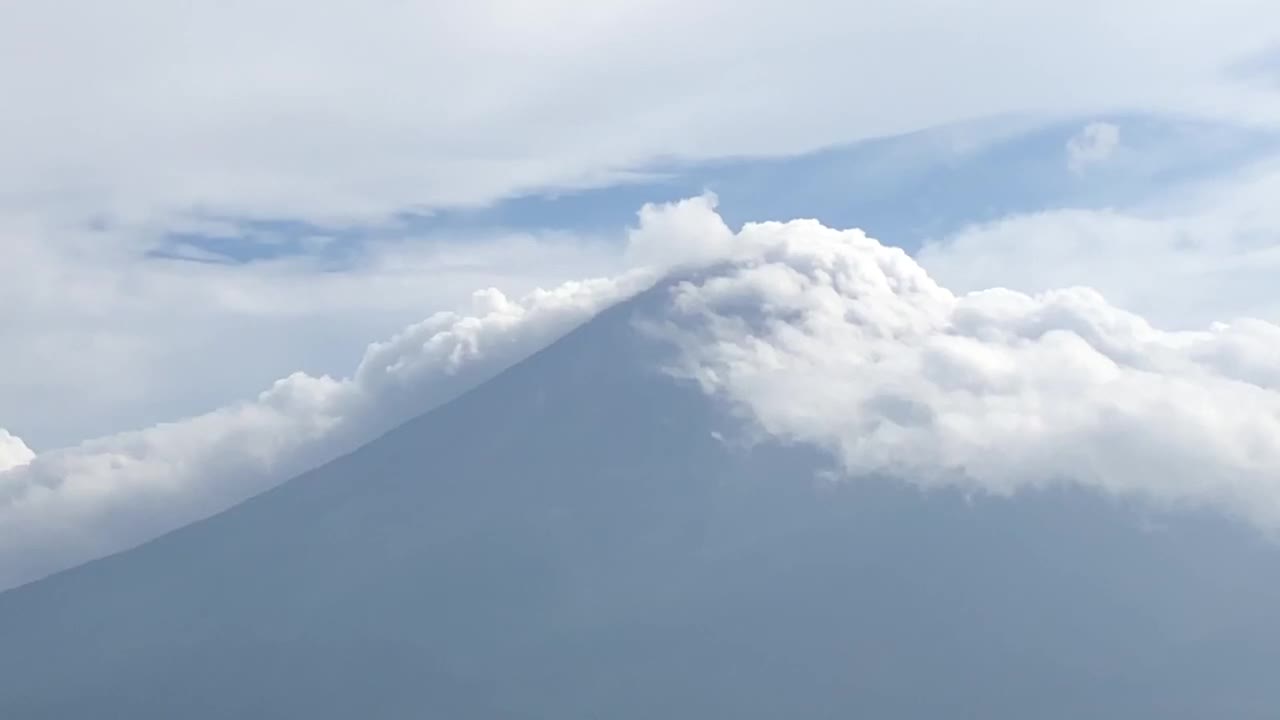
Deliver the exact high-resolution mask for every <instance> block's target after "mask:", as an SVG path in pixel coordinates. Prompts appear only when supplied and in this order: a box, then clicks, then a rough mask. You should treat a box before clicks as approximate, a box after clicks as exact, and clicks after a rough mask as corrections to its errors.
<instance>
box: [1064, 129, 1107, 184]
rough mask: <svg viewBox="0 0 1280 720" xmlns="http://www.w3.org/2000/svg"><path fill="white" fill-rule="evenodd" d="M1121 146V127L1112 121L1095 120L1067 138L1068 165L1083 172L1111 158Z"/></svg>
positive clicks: (1078, 171) (1076, 170)
mask: <svg viewBox="0 0 1280 720" xmlns="http://www.w3.org/2000/svg"><path fill="white" fill-rule="evenodd" d="M1118 147H1120V128H1119V127H1118V126H1116V125H1113V124H1111V123H1105V122H1093V123H1089V124H1088V125H1085V126H1084V127H1083V128H1081V130H1080V132H1079V133H1076V135H1074V136H1073V137H1072V138H1071V139H1069V140H1067V148H1066V150H1067V167H1068V168H1070V170H1071V172H1073V173H1082V172H1084V171H1085V170H1088V169H1089V168H1090V167H1093V166H1094V165H1101V164H1102V163H1105V162H1106V161H1107V160H1109V159H1111V156H1112V154H1114V153H1115V151H1116V148H1118Z"/></svg>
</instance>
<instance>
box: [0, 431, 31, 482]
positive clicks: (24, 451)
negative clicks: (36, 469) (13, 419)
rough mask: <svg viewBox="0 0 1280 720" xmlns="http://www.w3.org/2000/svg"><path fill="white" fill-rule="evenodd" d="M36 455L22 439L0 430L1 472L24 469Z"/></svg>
mask: <svg viewBox="0 0 1280 720" xmlns="http://www.w3.org/2000/svg"><path fill="white" fill-rule="evenodd" d="M35 456H36V454H35V453H34V452H31V448H29V447H27V444H26V443H24V442H22V438H20V437H18V436H17V435H12V434H10V433H9V431H8V430H5V429H4V428H0V472H4V471H5V470H9V469H11V468H16V467H22V466H23V465H26V464H27V463H29V462H31V459H32V458H34V457H35Z"/></svg>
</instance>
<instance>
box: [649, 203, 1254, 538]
mask: <svg viewBox="0 0 1280 720" xmlns="http://www.w3.org/2000/svg"><path fill="white" fill-rule="evenodd" d="M738 241H739V242H740V243H741V245H742V246H745V247H753V248H760V250H759V251H758V252H757V253H754V254H753V255H752V256H750V257H748V258H745V259H739V261H738V262H737V263H736V264H735V265H734V266H733V267H731V268H729V269H727V270H725V271H724V272H722V273H717V274H715V275H713V276H711V277H708V278H704V279H699V280H695V281H688V282H684V283H682V284H680V285H679V286H678V287H677V288H676V289H675V291H674V293H673V296H672V300H671V305H672V313H673V314H672V317H671V318H670V319H669V322H668V323H667V324H666V325H664V326H660V328H661V329H660V330H658V332H659V334H660V335H661V336H662V337H664V338H666V339H667V340H669V341H671V342H674V343H676V344H677V346H678V347H679V349H680V351H681V352H680V356H681V358H682V360H681V362H680V363H679V364H678V365H677V366H676V367H675V368H674V370H675V371H676V372H677V373H678V374H680V375H683V376H686V377H690V378H694V379H696V380H697V381H699V382H700V383H701V384H702V385H703V387H704V388H705V389H706V390H707V391H708V392H711V393H713V394H715V395H716V396H718V397H721V398H723V399H725V400H727V401H729V402H731V403H732V404H733V405H734V406H735V407H737V408H738V409H739V410H740V411H741V412H742V413H743V414H744V416H745V417H747V418H750V419H751V420H752V421H753V422H755V423H756V424H758V426H759V428H761V429H763V430H764V431H765V432H768V433H770V434H772V435H776V436H780V437H783V438H788V439H791V440H795V441H800V442H808V443H814V444H817V445H820V446H822V447H826V448H828V449H830V450H831V451H832V452H833V453H835V454H836V455H837V456H838V457H839V458H840V460H841V461H842V462H843V464H844V466H845V468H846V469H847V470H848V471H849V473H851V474H853V475H855V476H856V475H865V474H888V475H892V476H895V477H898V478H900V479H902V480H905V481H908V482H912V483H917V484H920V485H924V486H937V485H956V486H961V487H964V488H968V489H972V490H974V491H980V492H989V493H994V494H1009V493H1013V492H1016V491H1018V490H1020V489H1023V488H1028V487H1037V486H1043V485H1047V484H1052V483H1076V484H1079V485H1083V486H1086V487H1089V488H1094V489H1097V490H1100V491H1104V492H1110V493H1116V494H1121V495H1126V496H1136V497H1141V498H1144V499H1147V500H1149V501H1152V502H1154V503H1156V504H1162V505H1178V504H1202V505H1209V506H1214V507H1218V508H1221V509H1224V510H1226V511H1229V512H1234V513H1238V514H1240V515H1242V516H1246V517H1248V518H1249V519H1251V520H1253V521H1256V522H1258V523H1260V524H1261V525H1264V526H1266V527H1269V528H1276V527H1280V382H1278V381H1280V375H1278V374H1277V373H1276V371H1275V370H1274V358H1276V357H1280V327H1277V326H1276V325H1274V324H1271V323H1267V322H1263V321H1260V320H1245V321H1236V322H1230V323H1217V324H1213V325H1211V326H1207V327H1204V328H1201V329H1199V330H1195V331H1190V330H1188V331H1166V330H1162V329H1159V328H1157V327H1153V326H1152V325H1151V324H1150V323H1149V322H1147V321H1146V320H1145V319H1143V318H1142V317H1140V316H1138V315H1135V314H1132V313H1129V312H1125V311H1123V310H1120V309H1118V308H1116V307H1115V306H1113V305H1111V304H1110V303H1108V302H1107V300H1106V299H1105V298H1104V297H1103V296H1102V295H1101V294H1099V293H1098V292H1097V291H1095V290H1093V289H1090V288H1085V287H1075V288H1065V289H1057V290H1052V291H1048V292H1044V293H1038V294H1026V293H1021V292H1016V291H1013V290H1007V289H1000V288H996V289H988V290H981V291H976V292H971V293H965V294H960V295H957V294H955V293H953V292H951V291H950V290H948V289H946V288H944V287H942V286H940V285H939V284H938V283H937V282H935V281H934V280H933V279H932V278H931V277H930V276H929V275H928V273H926V272H925V270H924V269H923V268H922V267H921V266H920V265H919V264H918V263H917V262H915V260H913V259H912V258H911V257H909V256H908V255H907V254H906V253H904V252H903V251H901V250H899V249H896V248H889V247H885V246H883V245H881V244H880V243H878V242H877V241H875V240H873V239H871V238H868V237H866V236H865V235H864V234H863V233H861V232H859V231H856V230H848V231H838V230H833V229H830V228H826V227H823V226H822V225H820V224H818V223H817V222H814V221H793V222H789V223H764V224H750V225H747V226H745V227H744V228H743V229H742V231H741V232H740V233H739V234H738Z"/></svg>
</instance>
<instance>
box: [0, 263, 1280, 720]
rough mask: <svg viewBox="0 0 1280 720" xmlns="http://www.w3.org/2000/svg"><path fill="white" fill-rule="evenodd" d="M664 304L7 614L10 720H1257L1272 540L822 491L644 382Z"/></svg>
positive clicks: (1108, 506)
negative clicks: (643, 322) (652, 321)
mask: <svg viewBox="0 0 1280 720" xmlns="http://www.w3.org/2000/svg"><path fill="white" fill-rule="evenodd" d="M665 292H666V290H665V288H664V287H662V286H660V287H658V288H656V289H655V290H653V291H650V292H649V293H646V294H643V295H641V296H640V297H638V298H636V299H634V300H632V301H629V302H626V303H623V304H621V305H618V306H616V307H614V308H612V309H610V310H608V311H606V312H604V313H602V314H601V315H599V316H597V317H596V318H595V319H593V320H592V321H590V322H588V323H587V324H585V325H584V326H582V327H580V328H578V329H577V330H575V331H574V332H572V333H571V334H569V335H568V336H566V337H564V338H562V339H561V340H560V341H558V342H557V343H555V344H553V345H552V346H550V347H548V348H546V349H544V350H543V351H541V352H539V353H537V354H536V355H534V356H532V357H530V358H528V359H526V360H525V361H523V362H521V363H519V364H517V365H516V366H514V367H512V368H510V369H509V370H507V371H506V372H504V373H503V374H501V375H499V376H498V377H496V378H494V379H493V380H491V381H489V382H487V383H486V384H484V385H482V386H480V387H478V388H476V389H474V390H472V391H470V392H468V393H466V394H465V395H463V396H461V397H460V398H458V399H457V400H455V401H453V402H451V403H449V404H447V405H444V406H442V407H439V408H436V409H434V410H432V411H430V412H428V413H426V414H425V415H422V416H421V417H419V418H417V419H415V420H413V421H411V422H409V423H407V424H405V425H403V426H401V427H400V428H398V429H396V430H394V431H392V432H390V433H389V434H387V435H385V436H383V437H382V438H380V439H378V440H376V441H374V442H372V443H370V444H368V445H367V446H365V447H363V448H361V449H359V450H358V451H356V452H354V453H352V454H350V455H348V456H345V457H342V458H340V459H338V460H336V461H334V462H331V463H329V464H327V465H325V466H323V467H320V468H317V469H315V470H313V471H311V472H308V473H306V474H304V475H302V476H300V477H298V478H295V479H294V480H292V481H290V482H288V483H285V484H284V485H281V486H279V487H277V488H275V489H273V490H271V491H269V492H266V493H263V494H262V495H259V496H258V497H255V498H253V499H251V500H249V501H247V502H245V503H243V504H241V505H239V506H237V507H234V508H232V509H230V510H228V511H226V512H223V513H221V514H218V515H216V516H214V517H211V518H209V519H207V520H205V521H202V522H198V523H195V524H193V525H190V526H188V527H185V528H182V529H180V530H178V531H176V532H173V533H170V534H168V535H166V536H164V537H161V538H159V539H157V540H154V541H152V542H149V543H146V544H145V545H142V546H140V547H137V548H135V549H133V550H130V551H127V552H124V553H121V554H118V555H115V556H112V557H109V558H105V559H102V560H99V561H96V562H92V563H89V564H87V565H84V566H82V567H79V568H76V569H73V570H70V571H67V572H63V573H60V574H58V575H55V576H52V577H49V578H46V579H44V580H41V581H39V582H36V583H32V584H29V585H27V586H24V587H21V588H17V589H15V590H12V591H9V592H6V593H3V594H0V718H6V719H8V718H13V719H15V720H18V719H22V720H55V719H56V720H69V719H74V718H93V719H95V720H100V719H108V718H128V719H129V720H162V719H163V720H170V719H172V718H184V719H186V720H213V719H214V718H218V719H222V718H227V719H230V718H237V719H239V718H251V717H259V718H306V719H307V720H325V719H333V720H338V719H341V720H347V719H349V718H354V717H362V718H415V719H416V718H448V719H450V720H470V719H475V720H489V719H497V718H525V719H535V718H536V719H539V720H570V719H573V718H581V719H583V720H586V719H588V718H591V719H593V720H594V719H596V718H613V719H615V720H642V719H644V720H649V719H655V718H661V719H663V720H680V719H686V718H687V719H689V720H704V719H707V718H762V719H763V718H770V719H773V718H830V719H832V720H835V719H836V718H840V719H841V720H844V719H847V718H857V717H865V718H904V719H905V718H910V719H920V720H924V719H926V718H928V719H933V718H941V717H953V718H958V717H964V718H985V719H988V720H1024V719H1025V718H1041V719H1056V718H1061V719H1063V720H1066V719H1068V718H1071V719H1073V720H1074V719H1076V718H1081V717H1092V718H1115V719H1116V720H1121V719H1123V720H1136V719H1139V718H1151V719H1153V720H1155V719H1160V720H1165V719H1168V718H1188V719H1190V718H1197V719H1199V718H1207V717H1222V718H1273V717H1275V712H1276V709H1277V708H1280V682H1276V681H1275V671H1276V668H1278V667H1280V549H1278V548H1277V547H1276V546H1274V545H1273V544H1272V543H1271V542H1270V541H1269V540H1267V539H1266V538H1263V537H1261V536H1260V535H1259V534H1257V533H1256V532H1255V531H1253V530H1251V529H1249V528H1246V527H1243V526H1240V525H1238V524H1235V523H1233V522H1231V521H1229V520H1228V519H1225V518H1220V517H1217V516H1214V515H1210V514H1207V513H1205V514H1199V513H1182V514H1178V515H1168V514H1165V515H1154V516H1153V515H1152V514H1150V512H1148V511H1146V510H1144V509H1143V508H1140V507H1135V506H1132V505H1130V504H1127V503H1124V502H1120V501H1117V500H1115V499H1109V498H1105V497H1101V496H1099V495H1095V494H1092V493H1087V492H1084V491H1077V490H1071V489H1056V490H1046V491H1037V492H1027V493H1022V494H1019V495H1015V496H1013V497H1011V498H989V497H967V496H965V495H963V494H961V493H959V492H953V491H943V490H931V491H922V490H919V489H917V488H915V487H914V486H912V485H911V483H910V482H904V481H903V479H892V478H850V479H847V480H841V481H837V482H832V481H830V480H829V479H826V478H828V477H829V475H828V474H827V473H826V472H825V471H827V470H829V469H830V468H831V467H832V466H831V461H830V459H829V458H827V457H825V456H824V454H823V453H821V452H819V451H817V450H815V449H812V448H807V447H803V446H796V445H788V444H785V443H780V442H775V441H770V440H765V439H761V438H759V437H756V436H755V435H753V434H752V433H751V431H750V430H749V429H748V428H747V427H746V426H745V425H744V423H743V422H742V421H741V420H740V419H739V418H738V417H737V416H736V415H735V414H734V413H733V412H731V411H730V409H729V408H726V407H724V406H723V405H722V403H720V402H719V401H718V400H716V399H714V398H712V397H709V396H707V395H706V394H704V393H703V392H702V391H701V389H699V388H698V387H697V386H696V385H694V384H691V383H688V382H684V381H681V380H677V379H675V378H672V377H670V376H669V375H667V374H665V373H663V372H662V366H663V360H664V353H666V352H668V350H667V348H665V347H664V346H663V344H662V343H660V342H658V341H656V340H654V339H652V338H651V337H648V336H646V334H645V333H642V332H639V331H637V328H636V323H637V320H638V319H643V318H648V317H654V316H656V315H657V314H659V313H661V312H662V311H663V308H664V303H665V301H666V300H665V298H666V295H665ZM749 439H750V440H752V441H751V442H748V440H749ZM906 480H909V478H908V479H906Z"/></svg>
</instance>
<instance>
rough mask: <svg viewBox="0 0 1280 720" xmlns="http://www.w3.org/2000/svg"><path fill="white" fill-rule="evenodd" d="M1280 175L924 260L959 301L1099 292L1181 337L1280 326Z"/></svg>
mask: <svg viewBox="0 0 1280 720" xmlns="http://www.w3.org/2000/svg"><path fill="white" fill-rule="evenodd" d="M1277 197H1280V166H1277V165H1276V164H1275V162H1274V161H1266V162H1263V163H1261V164H1259V165H1258V166H1256V167H1250V168H1246V169H1244V170H1243V171H1239V172H1237V173H1236V174H1234V175H1231V176H1228V177H1225V178H1211V179H1209V180H1205V181H1201V182H1199V183H1196V184H1194V185H1193V186H1191V187H1188V188H1178V187H1176V186H1175V187H1174V188H1172V189H1165V192H1164V195H1163V196H1162V197H1160V198H1158V199H1156V200H1153V201H1152V202H1150V203H1148V204H1146V205H1145V206H1142V207H1136V208H1128V209H1111V210H1079V209H1062V210H1052V211H1045V212H1036V213H1028V214H1022V215H1014V216H1011V217H1008V218H1004V219H1002V220H998V221H996V222H992V223H986V224H981V225H975V226H972V227H969V228H966V229H964V230H962V231H961V232H959V233H957V234H955V235H954V236H951V237H947V238H942V239H940V240H938V241H936V242H932V243H929V244H927V245H926V246H925V247H924V248H923V249H922V250H921V251H920V252H919V253H918V254H917V260H918V261H919V262H920V263H921V264H922V265H923V266H924V267H925V268H926V269H927V270H928V271H929V273H930V274H931V275H933V277H935V278H936V279H937V280H938V281H939V282H941V283H942V284H943V285H945V286H946V287H948V288H950V289H952V290H954V291H957V292H968V291H974V290H981V289H984V288H990V287H1007V288H1012V289H1015V290H1020V291H1022V292H1027V293H1040V292H1045V291H1048V290H1052V289H1054V288H1061V287H1069V286H1073V285H1087V286H1090V287H1093V288H1096V289H1098V290H1099V291H1101V292H1102V293H1103V294H1104V295H1105V296H1106V297H1107V299H1108V300H1110V301H1111V302H1112V303H1114V304H1116V305H1118V306H1119V307H1122V308H1124V309H1126V310H1130V311H1133V312H1136V313H1138V314H1140V315H1142V316H1144V317H1146V318H1148V319H1149V320H1152V321H1153V322H1155V323H1156V324H1158V325H1161V326H1163V327H1170V328H1203V327H1205V326H1207V325H1208V324H1209V323H1211V322H1213V321H1215V320H1224V319H1231V318H1236V317H1255V318H1260V319H1263V320H1268V321H1270V322H1280V293H1277V292H1276V277H1278V276H1280V204H1277V203H1276V202H1275V198H1277Z"/></svg>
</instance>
